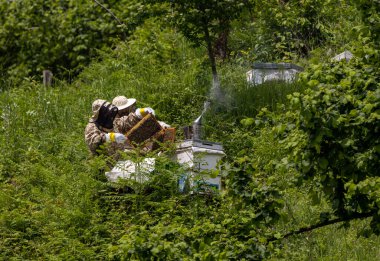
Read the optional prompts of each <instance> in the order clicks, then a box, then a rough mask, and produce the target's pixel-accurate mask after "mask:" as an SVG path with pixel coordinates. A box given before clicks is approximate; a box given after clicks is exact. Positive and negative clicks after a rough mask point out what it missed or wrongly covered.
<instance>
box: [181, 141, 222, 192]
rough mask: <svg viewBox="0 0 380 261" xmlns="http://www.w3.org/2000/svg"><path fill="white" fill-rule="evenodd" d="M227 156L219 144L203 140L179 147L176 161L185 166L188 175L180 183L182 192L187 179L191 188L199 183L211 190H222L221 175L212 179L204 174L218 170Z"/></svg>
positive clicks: (185, 143) (188, 142)
mask: <svg viewBox="0 0 380 261" xmlns="http://www.w3.org/2000/svg"><path fill="white" fill-rule="evenodd" d="M224 155H225V153H224V151H223V146H222V145H221V144H219V143H215V142H209V141H202V140H185V141H184V142H182V143H181V144H179V145H178V146H177V150H176V155H175V156H176V160H177V162H178V163H180V164H181V165H184V167H185V169H186V173H185V174H184V176H183V177H182V179H180V181H179V189H180V191H183V190H184V186H185V179H189V182H190V187H194V186H196V185H197V184H196V183H199V182H202V184H203V185H206V186H207V187H209V188H215V189H216V190H221V189H222V184H221V177H220V175H218V176H216V177H210V176H208V175H206V174H202V172H206V173H207V172H208V171H211V170H217V168H218V166H217V164H218V162H219V161H220V160H221V158H222V157H223V156H224Z"/></svg>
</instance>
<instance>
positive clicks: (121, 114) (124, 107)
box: [112, 96, 155, 134]
mask: <svg viewBox="0 0 380 261" xmlns="http://www.w3.org/2000/svg"><path fill="white" fill-rule="evenodd" d="M112 104H113V105H115V106H116V107H117V109H118V114H117V116H116V118H115V121H114V130H115V132H119V133H124V134H125V133H127V132H128V131H129V130H130V129H132V128H133V126H135V125H136V124H137V123H138V122H139V121H140V120H141V119H142V118H144V117H145V116H146V115H147V114H148V113H151V114H153V115H155V112H154V110H153V109H152V108H149V107H147V108H136V99H134V98H129V99H128V98H127V97H125V96H117V97H115V98H114V99H113V100H112Z"/></svg>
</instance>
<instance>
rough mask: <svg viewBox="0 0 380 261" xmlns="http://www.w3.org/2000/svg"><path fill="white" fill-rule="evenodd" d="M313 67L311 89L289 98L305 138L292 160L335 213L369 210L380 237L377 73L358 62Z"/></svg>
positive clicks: (307, 77) (308, 77)
mask: <svg viewBox="0 0 380 261" xmlns="http://www.w3.org/2000/svg"><path fill="white" fill-rule="evenodd" d="M312 69H313V70H312V71H310V72H309V73H306V74H304V76H303V79H304V80H305V81H306V82H307V84H308V85H310V86H311V87H313V89H309V90H307V91H306V93H305V94H304V95H299V94H297V95H293V96H291V102H292V104H293V109H294V110H297V111H299V117H298V119H297V126H298V127H299V129H300V130H302V131H303V132H304V133H305V135H306V139H305V143H304V145H303V146H302V150H296V151H294V152H293V155H294V156H295V162H297V164H298V168H299V170H300V172H301V175H302V177H303V178H304V179H309V180H312V181H313V182H314V183H315V185H316V186H317V187H320V188H321V189H322V190H323V191H324V193H325V195H326V196H327V198H328V199H329V200H330V202H331V205H332V207H333V209H334V213H335V214H336V215H338V216H346V215H350V214H352V213H371V212H372V213H373V214H374V222H373V223H372V224H371V226H372V228H373V231H374V232H376V233H378V228H377V222H378V221H375V220H377V215H376V213H377V211H378V209H379V205H378V203H377V200H376V199H375V196H374V195H375V194H377V193H378V189H379V186H378V185H377V180H378V174H377V173H378V172H377V169H378V168H379V162H380V161H379V150H378V147H379V99H380V93H379V90H380V88H379V87H380V86H379V84H378V82H379V73H378V70H377V69H375V68H374V67H373V65H371V64H367V63H366V60H362V59H355V60H354V61H352V62H351V63H348V64H346V63H338V64H321V65H317V66H315V67H313V68H312ZM322 72H323V73H322ZM296 145H298V144H296ZM290 147H291V146H290Z"/></svg>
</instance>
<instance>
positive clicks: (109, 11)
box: [94, 0, 126, 38]
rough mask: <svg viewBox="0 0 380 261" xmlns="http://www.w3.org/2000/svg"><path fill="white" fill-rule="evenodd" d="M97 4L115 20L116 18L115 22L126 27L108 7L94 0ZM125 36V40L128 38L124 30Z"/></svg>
mask: <svg viewBox="0 0 380 261" xmlns="http://www.w3.org/2000/svg"><path fill="white" fill-rule="evenodd" d="M94 1H95V3H97V4H98V5H99V6H100V7H101V8H103V9H104V10H106V11H107V12H108V13H109V14H111V15H112V17H113V18H115V20H116V21H117V22H118V23H119V24H120V25H122V26H125V27H126V24H124V23H123V22H122V21H121V20H120V19H119V18H117V16H116V15H115V14H114V13H113V12H112V11H111V10H110V9H108V8H107V7H105V6H104V5H102V4H101V3H100V2H99V1H98V0H94ZM123 35H124V38H126V35H125V32H124V30H123Z"/></svg>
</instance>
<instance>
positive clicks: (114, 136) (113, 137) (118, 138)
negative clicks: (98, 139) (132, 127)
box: [106, 132, 127, 143]
mask: <svg viewBox="0 0 380 261" xmlns="http://www.w3.org/2000/svg"><path fill="white" fill-rule="evenodd" d="M126 140H127V138H126V137H125V136H124V134H121V133H115V132H110V133H107V134H106V142H116V143H124V142H125V141H126Z"/></svg>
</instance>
